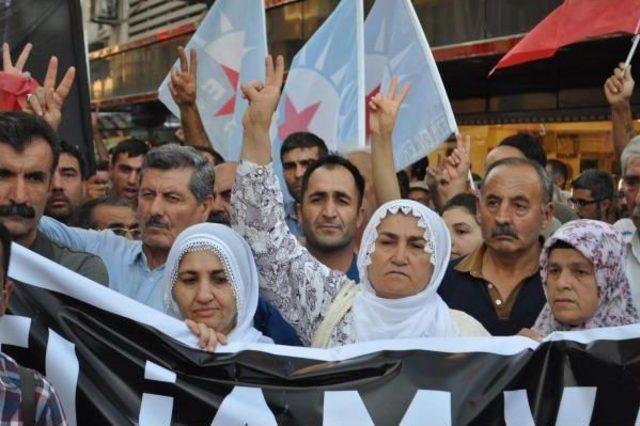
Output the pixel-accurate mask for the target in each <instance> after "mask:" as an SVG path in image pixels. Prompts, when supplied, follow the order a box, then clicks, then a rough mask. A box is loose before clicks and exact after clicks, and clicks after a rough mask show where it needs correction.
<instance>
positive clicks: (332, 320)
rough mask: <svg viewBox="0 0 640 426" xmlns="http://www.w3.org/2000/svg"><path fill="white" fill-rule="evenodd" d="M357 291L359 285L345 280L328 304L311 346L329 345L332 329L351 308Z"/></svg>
mask: <svg viewBox="0 0 640 426" xmlns="http://www.w3.org/2000/svg"><path fill="white" fill-rule="evenodd" d="M359 291H360V287H358V285H357V284H356V283H354V282H353V281H351V280H349V281H347V282H346V283H345V284H344V285H343V286H342V288H341V289H340V291H339V292H338V294H337V295H336V297H335V299H334V300H333V303H332V304H331V306H329V310H328V311H327V313H326V315H325V317H324V319H323V320H322V322H321V323H320V325H319V326H318V328H317V329H316V332H315V334H314V335H313V339H312V340H311V346H312V347H314V348H327V347H329V341H330V339H331V334H332V333H333V329H334V328H335V327H336V325H338V323H339V322H340V320H341V319H342V318H343V317H344V316H345V314H346V313H347V312H348V311H349V309H351V307H352V306H353V299H355V297H356V294H358V292H359Z"/></svg>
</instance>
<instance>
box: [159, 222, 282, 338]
mask: <svg viewBox="0 0 640 426" xmlns="http://www.w3.org/2000/svg"><path fill="white" fill-rule="evenodd" d="M199 251H211V252H213V253H215V254H216V255H217V256H218V257H219V258H220V262H221V263H222V265H223V268H224V271H225V273H226V275H227V279H228V280H229V282H230V283H231V286H232V288H233V294H234V295H235V299H236V308H237V311H238V316H237V321H236V326H235V327H234V328H233V330H232V331H231V333H229V335H228V336H227V339H228V340H229V343H235V342H243V343H251V342H262V343H273V341H271V339H269V338H268V337H265V336H263V335H262V333H260V332H259V331H258V330H256V329H255V328H253V317H254V315H255V313H256V309H257V307H258V269H257V267H256V262H255V260H254V258H253V253H252V252H251V248H250V247H249V245H248V244H247V242H246V241H245V240H244V239H243V238H242V237H241V236H240V235H239V234H238V233H236V232H235V231H234V230H232V229H231V228H229V227H227V226H224V225H218V224H214V223H201V224H198V225H193V226H190V227H189V228H187V229H185V230H184V231H182V232H181V233H180V235H178V238H176V241H175V242H174V243H173V246H172V247H171V251H169V257H168V258H167V264H166V267H165V270H164V277H163V284H164V294H163V302H164V308H165V312H166V313H168V314H169V315H172V316H174V317H176V318H179V319H184V318H182V314H181V313H180V309H179V307H178V304H177V303H176V301H175V300H174V298H173V286H174V284H175V282H176V279H177V277H178V268H179V266H180V261H181V260H182V258H183V257H184V256H185V255H186V254H187V253H191V252H199Z"/></svg>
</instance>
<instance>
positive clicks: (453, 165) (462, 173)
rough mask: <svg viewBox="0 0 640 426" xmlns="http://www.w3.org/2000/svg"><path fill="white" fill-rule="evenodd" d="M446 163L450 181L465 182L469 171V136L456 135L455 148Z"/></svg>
mask: <svg viewBox="0 0 640 426" xmlns="http://www.w3.org/2000/svg"><path fill="white" fill-rule="evenodd" d="M446 163H447V164H446V165H445V168H446V170H447V173H448V175H449V176H450V177H451V180H456V179H461V180H465V181H466V180H467V178H468V176H469V170H470V169H471V136H469V135H456V147H455V149H454V150H453V152H452V153H451V155H449V157H448V158H447V162H446Z"/></svg>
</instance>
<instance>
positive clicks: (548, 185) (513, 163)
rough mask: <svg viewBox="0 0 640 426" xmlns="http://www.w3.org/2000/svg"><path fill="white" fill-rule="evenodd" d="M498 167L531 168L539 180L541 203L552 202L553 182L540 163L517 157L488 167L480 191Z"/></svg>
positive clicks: (505, 159) (504, 159)
mask: <svg viewBox="0 0 640 426" xmlns="http://www.w3.org/2000/svg"><path fill="white" fill-rule="evenodd" d="M500 166H506V167H521V166H528V167H531V168H532V169H533V170H535V171H536V174H537V175H538V178H539V179H540V189H541V191H542V202H543V203H544V204H548V203H550V202H551V201H552V200H553V182H552V181H551V178H549V175H547V172H545V170H544V168H543V167H542V166H541V165H540V163H537V162H535V161H532V160H529V159H526V158H518V157H512V158H503V159H502V160H499V161H496V162H495V163H493V164H492V165H490V166H489V168H488V169H487V172H486V173H485V174H484V178H482V184H481V185H482V189H481V190H480V191H482V190H484V188H485V184H486V182H487V179H488V178H489V175H490V174H491V172H492V171H493V169H495V168H497V167H500Z"/></svg>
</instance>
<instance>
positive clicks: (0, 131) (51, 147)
mask: <svg viewBox="0 0 640 426" xmlns="http://www.w3.org/2000/svg"><path fill="white" fill-rule="evenodd" d="M59 157H60V141H59V139H58V136H57V135H56V134H55V132H54V131H53V129H52V128H51V127H49V125H48V124H47V123H46V122H45V121H44V120H43V119H41V118H39V117H36V116H32V115H30V114H26V113H9V112H7V113H0V223H2V224H3V225H4V226H5V227H6V228H7V229H8V230H9V233H10V234H11V238H12V239H13V241H15V242H16V243H18V244H20V245H22V246H24V247H27V248H28V249H30V250H32V251H34V252H36V253H38V254H40V255H42V256H44V257H46V258H48V259H50V260H52V261H54V262H56V263H59V264H60V265H62V266H64V267H66V268H68V269H71V270H72V271H75V272H77V273H79V274H81V275H84V276H85V277H87V278H89V279H91V280H93V281H96V282H99V283H101V284H106V283H107V282H108V281H109V278H108V275H107V270H106V268H105V266H104V263H103V262H102V260H100V258H98V257H97V256H94V255H90V254H88V253H81V252H78V251H75V250H71V249H69V248H68V246H65V245H62V244H59V243H57V242H54V241H51V240H50V239H49V238H47V237H46V236H45V235H43V234H42V233H40V232H38V230H37V226H38V223H39V222H40V219H41V217H42V215H43V213H44V209H45V205H46V204H47V199H48V197H49V192H50V190H51V189H52V188H53V185H54V184H53V181H54V177H53V176H54V173H55V172H56V168H57V164H58V159H59Z"/></svg>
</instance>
